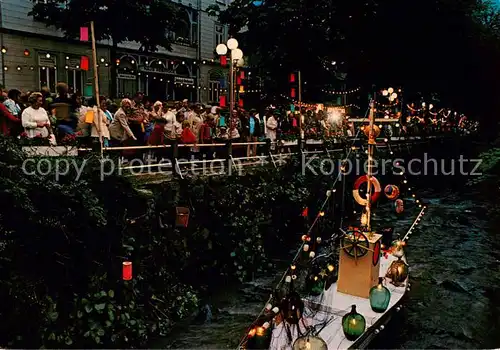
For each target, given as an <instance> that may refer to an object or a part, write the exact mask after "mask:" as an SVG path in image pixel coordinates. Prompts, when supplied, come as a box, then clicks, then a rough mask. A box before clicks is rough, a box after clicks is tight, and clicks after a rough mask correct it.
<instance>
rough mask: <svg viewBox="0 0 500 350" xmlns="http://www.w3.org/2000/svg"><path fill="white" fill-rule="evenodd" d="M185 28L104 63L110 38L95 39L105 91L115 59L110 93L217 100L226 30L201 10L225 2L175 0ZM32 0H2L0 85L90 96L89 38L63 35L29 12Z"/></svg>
mask: <svg viewBox="0 0 500 350" xmlns="http://www.w3.org/2000/svg"><path fill="white" fill-rule="evenodd" d="M178 4H179V6H181V10H182V11H181V16H182V18H181V20H182V22H183V24H184V25H183V26H182V28H181V29H179V30H178V31H177V32H176V33H172V34H171V35H172V39H173V40H174V42H175V43H174V44H173V45H172V51H166V50H164V49H163V48H160V49H159V50H158V51H157V52H155V53H144V52H141V51H140V44H138V43H133V42H126V43H121V44H119V45H118V59H117V61H116V62H110V43H109V42H99V43H98V45H97V58H98V64H99V67H98V70H99V88H100V93H101V94H103V95H111V94H110V88H111V85H112V84H110V76H111V74H110V68H109V67H110V66H111V65H112V64H115V65H117V81H116V87H117V91H116V96H118V97H123V96H133V95H134V94H135V93H136V92H137V91H142V92H144V93H145V94H146V95H148V96H149V97H150V98H151V99H152V100H162V101H165V100H182V99H184V98H187V99H189V100H190V101H200V102H204V103H216V102H218V100H219V95H220V93H221V92H223V90H224V89H225V88H227V86H224V85H225V77H226V75H227V72H226V71H225V70H224V69H222V68H221V66H220V64H219V60H218V58H217V57H216V55H215V52H214V49H215V47H216V46H217V44H219V43H221V42H225V41H226V40H227V29H226V28H225V26H222V25H220V24H219V23H217V22H216V19H215V18H214V17H211V16H209V15H208V13H207V12H206V9H207V7H208V6H210V5H212V4H217V5H218V6H219V7H220V8H221V9H224V8H225V7H226V6H227V5H228V4H229V0H179V1H178ZM32 6H33V2H32V1H31V0H1V1H0V11H1V16H0V19H1V22H0V46H1V48H2V52H1V66H2V68H3V69H2V70H1V72H2V73H1V74H2V75H1V79H2V80H1V82H0V83H1V84H2V85H3V86H4V87H6V88H7V89H12V88H16V89H20V90H24V91H36V90H39V89H40V88H41V87H42V86H48V87H49V88H50V90H51V91H54V90H55V86H56V84H57V83H58V82H66V83H68V85H69V86H70V88H71V89H72V90H73V91H80V92H81V93H82V94H83V95H84V96H91V95H92V94H93V72H92V61H91V60H92V52H91V43H90V42H79V41H76V40H75V41H72V40H67V39H65V38H63V35H62V33H61V32H59V31H57V30H56V29H55V28H53V27H47V26H46V25H45V24H44V23H41V22H38V21H36V20H34V19H33V17H31V16H28V13H29V12H30V11H31V9H32ZM81 56H87V57H89V61H90V65H89V66H90V67H89V70H87V71H84V70H82V69H81V67H80V58H81Z"/></svg>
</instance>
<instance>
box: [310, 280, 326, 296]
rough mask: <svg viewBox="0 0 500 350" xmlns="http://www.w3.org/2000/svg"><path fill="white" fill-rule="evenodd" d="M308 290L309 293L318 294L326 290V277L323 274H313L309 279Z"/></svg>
mask: <svg viewBox="0 0 500 350" xmlns="http://www.w3.org/2000/svg"><path fill="white" fill-rule="evenodd" d="M307 290H308V292H309V295H311V296H315V297H316V296H318V295H321V294H322V293H323V291H324V290H325V279H324V278H322V277H321V276H316V275H311V276H309V278H308V279H307Z"/></svg>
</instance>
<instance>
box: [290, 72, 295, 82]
mask: <svg viewBox="0 0 500 350" xmlns="http://www.w3.org/2000/svg"><path fill="white" fill-rule="evenodd" d="M290 83H295V73H291V74H290Z"/></svg>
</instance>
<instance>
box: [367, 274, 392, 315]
mask: <svg viewBox="0 0 500 350" xmlns="http://www.w3.org/2000/svg"><path fill="white" fill-rule="evenodd" d="M383 282H384V278H383V277H379V279H378V284H377V285H376V286H374V287H372V289H370V306H371V307H372V310H373V311H375V312H378V313H382V312H385V310H387V308H388V307H389V301H391V292H390V291H389V289H387V287H386V286H384V285H383Z"/></svg>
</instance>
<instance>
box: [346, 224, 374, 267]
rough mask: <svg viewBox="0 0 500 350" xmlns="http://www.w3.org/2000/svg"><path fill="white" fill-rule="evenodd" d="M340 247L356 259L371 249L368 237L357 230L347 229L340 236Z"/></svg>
mask: <svg viewBox="0 0 500 350" xmlns="http://www.w3.org/2000/svg"><path fill="white" fill-rule="evenodd" d="M341 247H342V250H343V251H344V252H345V253H346V254H347V255H349V256H350V257H352V258H354V259H355V260H356V261H357V260H358V258H362V257H363V256H365V255H366V254H368V251H371V249H370V242H369V241H368V237H366V236H365V234H363V233H362V232H361V231H358V230H353V231H348V232H347V233H346V234H345V235H344V237H342V242H341Z"/></svg>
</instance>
